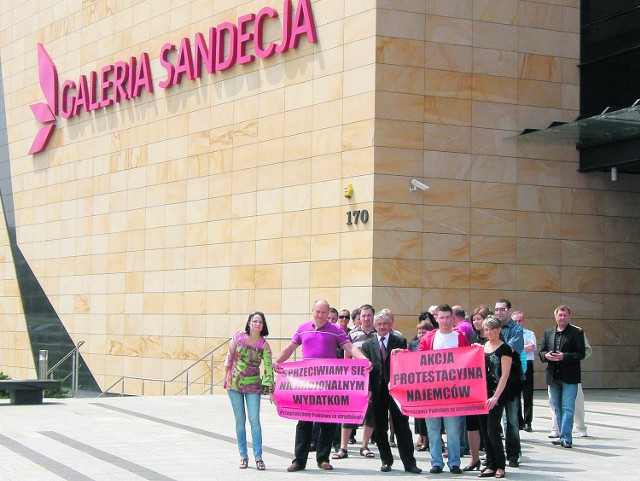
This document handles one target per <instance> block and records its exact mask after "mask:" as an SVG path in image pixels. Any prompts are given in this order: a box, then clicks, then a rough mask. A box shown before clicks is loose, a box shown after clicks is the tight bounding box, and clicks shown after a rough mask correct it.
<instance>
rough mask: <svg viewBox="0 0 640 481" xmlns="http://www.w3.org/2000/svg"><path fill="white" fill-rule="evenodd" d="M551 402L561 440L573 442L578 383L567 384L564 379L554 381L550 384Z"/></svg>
mask: <svg viewBox="0 0 640 481" xmlns="http://www.w3.org/2000/svg"><path fill="white" fill-rule="evenodd" d="M549 392H550V393H551V403H552V404H553V410H554V411H555V413H556V419H557V420H558V428H559V429H560V441H567V442H569V443H571V442H573V438H572V437H571V430H572V429H573V413H574V411H575V407H576V395H577V394H578V385H577V384H567V383H566V382H562V381H553V382H552V383H551V384H550V385H549Z"/></svg>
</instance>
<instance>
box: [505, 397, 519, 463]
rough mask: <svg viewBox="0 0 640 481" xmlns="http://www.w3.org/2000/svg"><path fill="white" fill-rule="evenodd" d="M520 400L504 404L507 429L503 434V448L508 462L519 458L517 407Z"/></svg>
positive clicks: (508, 401) (512, 400)
mask: <svg viewBox="0 0 640 481" xmlns="http://www.w3.org/2000/svg"><path fill="white" fill-rule="evenodd" d="M519 405H520V398H519V397H515V398H514V399H511V400H507V401H505V402H504V410H505V412H506V413H507V429H506V431H505V433H504V447H505V450H506V451H507V459H508V460H509V461H513V460H517V459H518V458H519V457H520V450H521V449H520V426H519V425H518V406H519Z"/></svg>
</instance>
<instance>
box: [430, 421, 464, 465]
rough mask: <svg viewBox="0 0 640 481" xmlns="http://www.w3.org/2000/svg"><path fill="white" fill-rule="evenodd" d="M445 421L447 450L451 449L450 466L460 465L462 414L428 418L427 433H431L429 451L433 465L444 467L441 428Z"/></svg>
mask: <svg viewBox="0 0 640 481" xmlns="http://www.w3.org/2000/svg"><path fill="white" fill-rule="evenodd" d="M443 422H444V430H445V432H446V433H447V450H448V451H449V462H448V463H447V464H448V466H449V468H452V467H454V466H460V416H451V417H446V418H427V433H428V434H429V452H430V453H431V466H439V467H441V468H443V467H444V461H443V459H442V438H441V437H440V428H441V426H442V423H443Z"/></svg>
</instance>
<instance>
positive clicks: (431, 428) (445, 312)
mask: <svg viewBox="0 0 640 481" xmlns="http://www.w3.org/2000/svg"><path fill="white" fill-rule="evenodd" d="M436 321H437V322H438V329H436V330H433V331H430V332H429V333H427V335H426V336H424V337H423V338H422V339H421V340H420V351H432V350H439V349H450V348H457V347H465V346H468V345H469V342H468V341H467V337H466V336H465V335H464V333H463V332H461V331H456V330H454V329H453V309H451V306H449V305H448V304H441V305H439V306H438V307H437V309H436ZM443 422H444V429H445V432H446V433H447V449H448V451H449V462H448V464H449V471H451V472H452V473H453V474H461V473H462V469H460V416H447V417H439V416H438V417H429V418H427V432H428V434H429V452H430V453H431V470H430V471H429V472H430V473H431V474H438V473H441V472H442V468H443V467H444V461H443V459H442V439H441V437H440V431H441V427H442V423H443Z"/></svg>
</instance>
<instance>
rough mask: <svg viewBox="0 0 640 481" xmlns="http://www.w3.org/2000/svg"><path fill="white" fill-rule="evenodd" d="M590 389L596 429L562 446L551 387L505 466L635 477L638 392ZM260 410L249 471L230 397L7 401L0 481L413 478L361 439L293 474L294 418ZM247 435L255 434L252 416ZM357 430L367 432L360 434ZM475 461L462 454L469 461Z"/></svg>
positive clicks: (422, 460)
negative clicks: (518, 454)
mask: <svg viewBox="0 0 640 481" xmlns="http://www.w3.org/2000/svg"><path fill="white" fill-rule="evenodd" d="M585 397H586V421H587V426H588V429H589V436H588V437H586V438H582V437H578V436H577V434H576V436H575V437H574V445H573V449H564V448H562V447H559V446H554V445H552V444H551V442H550V439H549V438H548V437H547V435H548V434H549V428H550V423H551V420H550V416H549V407H548V404H547V398H546V392H545V391H536V393H535V409H534V423H533V428H534V432H532V433H527V432H524V431H521V433H520V434H521V439H522V451H523V453H522V458H521V464H520V467H519V468H507V479H515V480H518V479H519V480H530V479H534V478H535V479H536V481H550V480H568V481H578V480H579V481H583V480H584V479H585V478H588V479H589V480H605V479H606V480H611V479H615V480H616V481H631V479H633V480H634V481H635V480H636V479H637V473H635V472H634V470H633V469H630V468H631V466H633V464H634V460H635V459H637V458H638V455H639V454H640V453H639V452H638V449H639V448H640V390H613V389H612V390H585ZM261 411H262V412H261V419H262V431H263V439H264V461H265V463H266V465H267V470H266V471H265V472H258V471H257V470H256V468H255V463H254V460H253V459H251V460H250V462H249V469H247V470H239V469H238V462H239V455H238V450H237V446H236V442H235V427H234V426H235V421H234V419H233V413H232V411H231V406H230V404H229V400H228V398H227V397H226V396H224V395H213V396H175V397H125V398H100V399H91V398H83V399H63V400H59V399H55V400H53V399H46V400H45V404H43V405H39V406H14V405H9V404H8V402H5V401H0V426H1V428H0V429H1V432H2V434H0V480H2V481H4V480H7V481H9V480H10V481H31V480H34V481H36V480H37V481H54V480H67V481H119V480H131V481H134V480H158V481H201V480H218V479H220V480H222V479H225V480H227V479H232V480H235V479H247V480H251V481H253V480H254V479H276V478H278V479H283V480H286V479H294V476H296V477H302V478H304V479H306V480H316V479H318V480H319V479H323V480H327V479H330V478H335V479H344V478H345V476H346V477H348V478H349V480H350V481H351V480H353V481H370V480H371V478H372V476H375V477H376V478H378V477H388V476H391V477H401V476H402V477H405V476H408V477H414V478H415V475H411V474H408V473H405V472H404V471H403V470H402V463H400V460H399V458H398V457H397V451H395V450H394V454H395V455H396V462H395V463H394V466H393V470H392V471H391V472H390V473H380V459H379V457H378V456H377V452H376V449H375V445H372V446H371V449H372V450H373V451H374V452H376V458H374V459H367V458H364V457H361V456H359V454H358V448H359V445H358V444H355V445H350V446H349V457H348V458H346V459H341V460H332V464H333V466H334V470H333V471H331V472H324V471H321V470H319V469H317V468H316V466H315V464H316V463H315V462H314V461H315V459H310V461H309V463H308V464H307V469H306V470H304V471H302V472H298V473H288V472H287V471H286V468H287V467H288V466H289V464H290V463H291V459H292V458H293V444H294V436H295V425H296V422H295V421H293V420H289V419H282V418H280V417H279V416H278V415H277V413H276V408H275V406H273V405H271V404H269V402H268V400H267V399H266V398H265V399H263V402H262V404H261ZM247 434H248V438H249V441H250V439H251V435H250V428H249V426H248V424H247ZM360 435H361V430H359V431H358V435H357V436H356V437H357V439H360ZM249 446H250V447H249V453H250V455H251V454H252V451H251V444H250V443H249ZM314 454H315V453H311V454H310V457H313V456H314ZM251 457H252V456H251ZM416 457H417V459H418V466H419V467H421V468H422V469H423V470H424V473H423V475H425V474H426V477H427V478H430V477H432V475H429V474H428V471H429V468H430V461H429V459H430V458H429V454H428V452H426V453H424V452H416ZM468 459H469V458H468V457H465V458H463V459H462V462H463V465H464V464H466V462H467V461H468ZM476 475H477V471H475V472H474V473H473V474H472V473H465V474H462V475H453V474H451V473H449V472H448V470H445V471H444V472H443V473H442V474H439V475H438V478H442V479H449V478H457V479H460V478H464V477H467V478H469V479H470V478H471V477H473V478H475V477H476ZM336 477H337V478H336ZM416 479H417V478H416Z"/></svg>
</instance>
